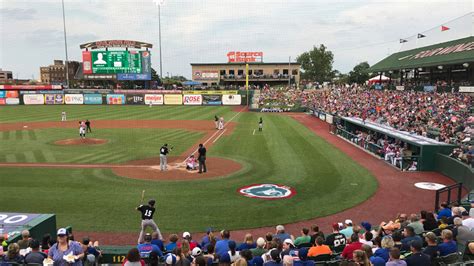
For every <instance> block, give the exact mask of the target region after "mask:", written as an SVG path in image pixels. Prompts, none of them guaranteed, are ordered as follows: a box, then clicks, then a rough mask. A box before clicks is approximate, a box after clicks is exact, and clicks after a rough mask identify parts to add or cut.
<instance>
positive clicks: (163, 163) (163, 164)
mask: <svg viewBox="0 0 474 266" xmlns="http://www.w3.org/2000/svg"><path fill="white" fill-rule="evenodd" d="M168 153H169V150H168V144H165V145H163V146H161V148H160V170H161V171H166V170H167V164H168V158H167V157H168Z"/></svg>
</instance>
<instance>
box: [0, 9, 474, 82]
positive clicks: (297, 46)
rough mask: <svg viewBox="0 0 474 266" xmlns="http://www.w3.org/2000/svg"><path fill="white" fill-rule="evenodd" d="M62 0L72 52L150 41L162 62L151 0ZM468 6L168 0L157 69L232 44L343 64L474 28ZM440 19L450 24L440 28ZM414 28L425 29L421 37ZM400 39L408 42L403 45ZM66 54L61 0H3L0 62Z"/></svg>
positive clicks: (269, 56)
mask: <svg viewBox="0 0 474 266" xmlns="http://www.w3.org/2000/svg"><path fill="white" fill-rule="evenodd" d="M64 1H65V12H66V27H67V41H68V52H69V59H70V60H78V61H80V60H81V50H80V49H79V44H82V43H86V42H89V41H95V40H107V39H130V40H139V41H145V42H150V43H153V44H154V48H153V50H152V64H153V67H154V68H155V69H156V70H157V71H159V61H158V60H159V56H158V8H157V6H156V4H155V2H154V1H153V0H136V1H131V0H127V1H126V0H64ZM472 11H473V1H471V0H447V1H436V0H435V1H433V0H431V1H430V0H426V1H420V0H404V1H376V0H361V1H358V0H353V1H350V0H345V1H339V0H327V1H326V0H325V1H322V0H321V1H319V0H252V1H248V0H239V1H236V0H165V1H164V3H163V5H162V7H161V22H162V52H163V74H164V75H166V73H169V74H173V75H177V74H178V75H184V76H186V77H188V78H189V77H190V76H191V67H190V65H189V64H190V63H191V62H195V63H205V62H225V61H226V60H227V58H226V53H227V52H228V51H263V52H264V61H265V62H276V61H284V62H287V61H288V57H289V56H291V58H292V60H294V59H295V58H296V57H297V56H298V55H299V54H301V53H302V52H305V51H307V50H309V49H311V48H312V46H313V45H316V46H319V44H325V45H326V46H327V47H328V49H329V50H331V51H332V52H333V53H334V56H335V60H334V68H335V69H338V70H340V71H341V72H343V73H345V72H348V71H350V70H351V69H352V68H353V67H354V65H356V64H357V63H359V62H362V61H368V62H369V63H370V64H371V65H372V64H374V63H376V62H377V61H379V60H381V59H382V58H384V57H385V56H387V55H388V54H390V53H394V52H397V51H399V50H400V49H408V48H413V47H415V46H421V45H428V44H431V43H433V42H439V41H444V40H451V39H456V38H460V37H464V36H472V34H473V32H474V28H473V19H472ZM470 12H471V13H470ZM468 13H470V15H468V16H465V15H466V14H468ZM463 16H464V17H463ZM459 17H461V18H459ZM456 18H459V19H456ZM453 19H455V20H454V21H452V20H453ZM441 24H445V25H447V26H449V27H451V30H449V31H447V32H443V33H441V32H440V30H439V27H440V25H441ZM419 32H423V33H425V34H426V35H427V37H426V38H424V39H420V40H418V41H417V40H416V38H415V37H413V36H415V35H416V34H417V33H419ZM399 38H408V39H409V40H410V41H409V42H408V43H406V44H405V45H404V47H401V46H400V44H399V41H398V40H399ZM64 58H65V52H64V40H63V22H62V9H61V0H46V1H44V0H43V1H42V0H29V1H25V0H0V68H3V69H7V70H12V71H13V72H14V76H15V77H16V76H17V75H18V77H19V78H32V77H34V78H36V79H37V78H39V66H41V65H49V64H51V63H52V61H53V59H64Z"/></svg>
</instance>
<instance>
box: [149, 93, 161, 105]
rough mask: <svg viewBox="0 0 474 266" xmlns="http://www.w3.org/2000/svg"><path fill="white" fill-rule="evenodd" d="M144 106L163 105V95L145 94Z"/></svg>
mask: <svg viewBox="0 0 474 266" xmlns="http://www.w3.org/2000/svg"><path fill="white" fill-rule="evenodd" d="M145 104H151V105H161V104H163V94H145Z"/></svg>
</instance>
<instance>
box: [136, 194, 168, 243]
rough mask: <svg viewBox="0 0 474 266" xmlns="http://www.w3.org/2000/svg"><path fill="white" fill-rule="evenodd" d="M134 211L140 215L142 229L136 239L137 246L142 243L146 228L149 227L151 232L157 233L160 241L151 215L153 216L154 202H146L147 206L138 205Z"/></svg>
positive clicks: (159, 235)
mask: <svg viewBox="0 0 474 266" xmlns="http://www.w3.org/2000/svg"><path fill="white" fill-rule="evenodd" d="M136 210H137V211H140V212H141V213H142V229H141V231H140V236H139V237H138V244H141V243H143V236H144V234H145V230H146V228H147V227H148V226H150V227H151V229H152V230H153V232H157V233H158V237H159V238H160V240H162V239H163V236H162V235H161V231H160V229H159V228H158V226H157V225H156V223H155V221H153V214H155V200H154V199H150V200H149V201H148V205H140V206H138V207H137V208H136Z"/></svg>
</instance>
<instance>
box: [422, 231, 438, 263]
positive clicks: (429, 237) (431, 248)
mask: <svg viewBox="0 0 474 266" xmlns="http://www.w3.org/2000/svg"><path fill="white" fill-rule="evenodd" d="M436 238H437V237H436V235H435V234H434V233H433V232H428V233H426V235H425V241H426V243H427V244H428V245H427V246H426V248H425V249H423V253H424V254H426V255H428V256H430V258H431V261H432V262H434V261H435V259H436V258H437V257H438V254H439V248H438V243H437V242H436Z"/></svg>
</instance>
